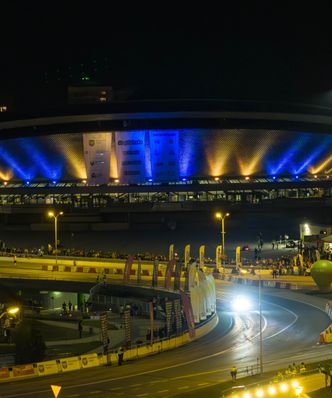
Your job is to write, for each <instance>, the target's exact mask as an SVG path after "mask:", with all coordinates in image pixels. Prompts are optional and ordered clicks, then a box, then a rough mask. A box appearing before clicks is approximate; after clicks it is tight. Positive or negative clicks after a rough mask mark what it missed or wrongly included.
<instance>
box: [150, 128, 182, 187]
mask: <svg viewBox="0 0 332 398" xmlns="http://www.w3.org/2000/svg"><path fill="white" fill-rule="evenodd" d="M149 141H150V158H151V172H152V178H153V180H154V181H167V182H168V181H178V180H179V132H178V131H174V130H161V131H150V132H149Z"/></svg>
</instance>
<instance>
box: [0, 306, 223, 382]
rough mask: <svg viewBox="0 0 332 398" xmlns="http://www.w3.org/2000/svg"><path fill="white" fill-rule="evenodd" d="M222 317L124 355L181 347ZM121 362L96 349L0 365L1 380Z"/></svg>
mask: <svg viewBox="0 0 332 398" xmlns="http://www.w3.org/2000/svg"><path fill="white" fill-rule="evenodd" d="M218 321H219V319H218V316H217V314H214V315H213V316H212V317H211V318H210V319H209V320H208V321H206V322H205V323H204V324H203V325H200V326H199V327H197V328H196V333H195V337H194V338H190V336H189V333H188V332H185V333H184V334H182V335H181V336H176V337H172V338H170V339H165V340H160V341H156V342H154V343H153V344H146V345H141V346H137V347H133V348H131V349H129V350H126V351H125V352H124V357H123V359H124V361H132V360H136V359H140V358H144V357H146V356H149V355H155V354H158V353H161V352H164V351H168V350H173V349H174V348H177V347H181V346H182V345H185V344H188V343H190V342H192V341H194V340H197V339H199V338H200V337H203V336H205V335H206V334H208V333H209V332H211V331H212V330H213V329H214V328H215V327H216V326H217V324H218ZM117 362H118V355H117V354H116V353H109V354H106V355H103V354H97V353H94V354H86V355H81V356H76V357H68V358H61V359H56V360H52V361H45V362H38V363H33V364H26V365H17V366H13V367H8V368H0V383H1V382H6V381H12V380H13V379H21V378H22V379H24V378H30V377H39V376H47V375H54V374H58V373H63V372H70V371H74V370H80V369H85V368H92V367H97V366H104V365H116V364H117Z"/></svg>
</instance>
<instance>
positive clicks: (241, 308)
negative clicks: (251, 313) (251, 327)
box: [232, 296, 251, 312]
mask: <svg viewBox="0 0 332 398" xmlns="http://www.w3.org/2000/svg"><path fill="white" fill-rule="evenodd" d="M232 308H233V310H234V311H236V312H247V311H248V310H250V309H251V301H250V300H249V299H248V297H244V296H239V297H236V299H235V300H234V301H233V303H232Z"/></svg>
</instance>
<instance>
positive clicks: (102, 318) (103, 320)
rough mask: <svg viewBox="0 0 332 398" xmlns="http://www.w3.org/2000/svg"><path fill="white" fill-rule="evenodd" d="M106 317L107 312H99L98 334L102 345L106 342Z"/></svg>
mask: <svg viewBox="0 0 332 398" xmlns="http://www.w3.org/2000/svg"><path fill="white" fill-rule="evenodd" d="M107 331H108V319H107V313H106V312H103V313H102V314H100V336H101V341H102V343H103V346H106V345H107V344H108V332H107Z"/></svg>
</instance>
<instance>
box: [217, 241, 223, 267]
mask: <svg viewBox="0 0 332 398" xmlns="http://www.w3.org/2000/svg"><path fill="white" fill-rule="evenodd" d="M221 258H222V246H221V245H219V246H217V247H216V266H217V268H219V267H221Z"/></svg>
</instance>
